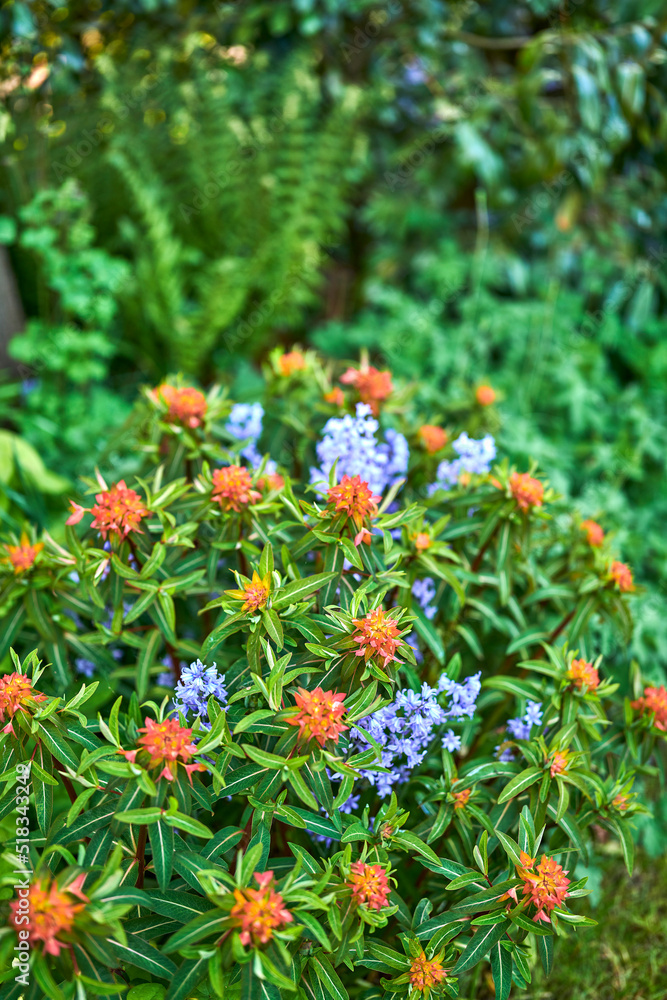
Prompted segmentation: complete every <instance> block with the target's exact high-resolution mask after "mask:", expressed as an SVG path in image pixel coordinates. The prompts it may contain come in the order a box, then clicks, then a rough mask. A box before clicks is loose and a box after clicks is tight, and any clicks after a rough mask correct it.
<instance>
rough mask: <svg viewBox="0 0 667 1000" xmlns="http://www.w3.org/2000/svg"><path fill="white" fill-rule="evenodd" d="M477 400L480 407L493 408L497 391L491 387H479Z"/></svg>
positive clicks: (476, 395)
mask: <svg viewBox="0 0 667 1000" xmlns="http://www.w3.org/2000/svg"><path fill="white" fill-rule="evenodd" d="M475 399H476V400H477V402H478V403H479V405H480V406H491V403H495V401H496V392H495V389H492V388H491V386H490V385H479V386H478V387H477V390H476V392H475Z"/></svg>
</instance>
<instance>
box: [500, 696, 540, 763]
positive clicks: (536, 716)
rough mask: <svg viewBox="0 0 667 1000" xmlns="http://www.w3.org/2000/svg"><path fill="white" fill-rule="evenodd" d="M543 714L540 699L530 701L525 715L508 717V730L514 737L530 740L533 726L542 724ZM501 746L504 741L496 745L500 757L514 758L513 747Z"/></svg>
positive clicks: (505, 759) (504, 758)
mask: <svg viewBox="0 0 667 1000" xmlns="http://www.w3.org/2000/svg"><path fill="white" fill-rule="evenodd" d="M543 714H544V710H543V708H542V705H541V703H540V702H539V701H529V702H528V704H527V705H526V711H525V714H524V715H519V716H517V718H516V719H508V721H507V732H508V733H509V735H510V736H511V737H512V739H515V740H529V739H530V734H531V731H532V728H533V726H540V725H541V724H542V716H543ZM501 747H503V744H502V743H500V744H499V745H498V746H497V747H496V754H498V759H499V760H502V761H508V760H514V753H513V752H512V749H511V747H505V748H504V749H501Z"/></svg>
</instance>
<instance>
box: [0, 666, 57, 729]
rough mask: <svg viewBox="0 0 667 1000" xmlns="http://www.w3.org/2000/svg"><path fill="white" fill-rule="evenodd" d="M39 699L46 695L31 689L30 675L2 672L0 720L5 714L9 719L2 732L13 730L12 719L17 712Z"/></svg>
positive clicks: (0, 720) (0, 682)
mask: <svg viewBox="0 0 667 1000" xmlns="http://www.w3.org/2000/svg"><path fill="white" fill-rule="evenodd" d="M39 701H46V695H45V694H42V693H41V692H40V691H33V689H32V680H31V679H30V677H26V675H25V674H19V673H17V672H15V673H13V674H3V675H2V677H0V722H4V721H5V714H6V715H7V718H8V720H9V721H8V723H7V725H6V726H5V728H4V729H3V730H2V731H3V733H11V732H13V729H12V719H13V718H14V716H15V715H16V713H17V712H25V711H27V709H28V707H32V705H34V704H35V703H36V702H39Z"/></svg>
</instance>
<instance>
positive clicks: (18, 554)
mask: <svg viewBox="0 0 667 1000" xmlns="http://www.w3.org/2000/svg"><path fill="white" fill-rule="evenodd" d="M4 548H5V551H6V552H7V559H8V560H9V562H10V563H11V564H12V567H13V569H14V572H15V573H16V574H19V573H25V571H26V570H28V569H30V567H31V566H32V565H33V564H34V562H35V559H36V558H37V556H38V555H39V553H40V552H41V551H42V549H43V548H44V542H35V544H34V545H31V544H30V539H29V538H28V536H27V534H26V533H25V531H24V532H22V533H21V541H20V543H19V544H18V545H5V546H4Z"/></svg>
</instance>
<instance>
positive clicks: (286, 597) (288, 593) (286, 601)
mask: <svg viewBox="0 0 667 1000" xmlns="http://www.w3.org/2000/svg"><path fill="white" fill-rule="evenodd" d="M334 576H336V574H335V573H316V574H315V576H309V577H306V578H305V579H303V580H294V581H293V582H292V583H288V584H287V586H286V587H282V588H281V589H280V590H279V591H278V592H277V594H276V597H275V599H274V600H272V601H271V607H272V608H274V609H275V610H276V611H280V609H281V608H286V607H288V606H289V605H290V604H296V603H297V601H303V600H304V599H305V598H306V597H309V596H310V595H311V594H313V593H315V591H316V590H319V589H320V587H323V586H324V584H325V583H327V582H328V581H329V580H333V578H334Z"/></svg>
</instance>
